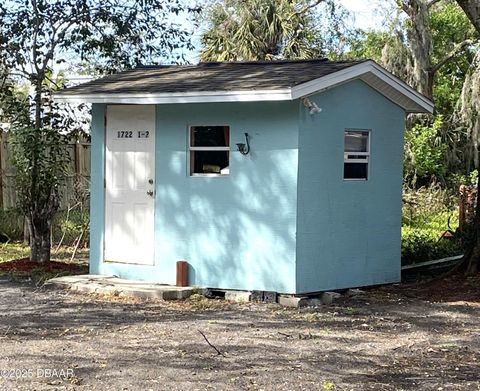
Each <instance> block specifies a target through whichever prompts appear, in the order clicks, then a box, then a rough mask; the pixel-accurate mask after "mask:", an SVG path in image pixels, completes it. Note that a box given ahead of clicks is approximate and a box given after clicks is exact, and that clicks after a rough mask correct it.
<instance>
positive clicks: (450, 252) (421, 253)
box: [402, 226, 462, 265]
mask: <svg viewBox="0 0 480 391" xmlns="http://www.w3.org/2000/svg"><path fill="white" fill-rule="evenodd" d="M461 252H462V246H461V245H460V243H459V242H458V240H455V239H440V235H438V231H437V230H435V229H425V228H415V227H408V226H406V227H405V226H404V227H403V228H402V264H403V265H409V264H412V263H419V262H425V261H430V260H434V259H440V258H446V257H450V256H454V255H458V254H461Z"/></svg>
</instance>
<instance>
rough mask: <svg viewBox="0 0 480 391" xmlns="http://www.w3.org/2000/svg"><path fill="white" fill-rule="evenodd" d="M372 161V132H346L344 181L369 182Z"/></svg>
mask: <svg viewBox="0 0 480 391" xmlns="http://www.w3.org/2000/svg"><path fill="white" fill-rule="evenodd" d="M369 160H370V132H369V131H368V130H346V131H345V151H344V155H343V179H353V180H367V179H368V162H369Z"/></svg>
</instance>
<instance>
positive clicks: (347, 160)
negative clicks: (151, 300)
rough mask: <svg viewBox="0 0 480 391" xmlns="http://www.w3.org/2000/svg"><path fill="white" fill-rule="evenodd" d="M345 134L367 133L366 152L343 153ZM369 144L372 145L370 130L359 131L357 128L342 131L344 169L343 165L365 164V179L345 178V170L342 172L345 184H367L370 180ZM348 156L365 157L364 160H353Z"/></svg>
mask: <svg viewBox="0 0 480 391" xmlns="http://www.w3.org/2000/svg"><path fill="white" fill-rule="evenodd" d="M346 132H358V133H362V132H367V133H368V139H367V152H346V151H345V133H346ZM371 143H372V129H359V128H346V129H344V131H343V165H344V167H345V163H363V164H365V163H366V164H367V177H366V178H345V168H344V171H343V180H344V181H346V182H367V181H368V180H369V179H370V156H371V149H370V147H371ZM348 155H355V156H365V159H355V158H351V159H349V158H348Z"/></svg>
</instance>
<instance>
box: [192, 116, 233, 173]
mask: <svg viewBox="0 0 480 391" xmlns="http://www.w3.org/2000/svg"><path fill="white" fill-rule="evenodd" d="M209 126H211V127H214V126H218V127H223V128H228V141H229V142H228V146H226V147H193V146H192V128H196V127H209ZM187 133H188V136H187V176H189V177H191V178H195V177H214V178H217V177H222V178H223V177H228V176H230V163H231V160H230V154H231V151H230V144H231V143H230V141H231V126H230V125H228V124H195V125H187ZM195 151H211V152H228V167H229V171H228V174H216V173H195V172H193V168H194V167H193V161H192V158H191V156H192V152H195Z"/></svg>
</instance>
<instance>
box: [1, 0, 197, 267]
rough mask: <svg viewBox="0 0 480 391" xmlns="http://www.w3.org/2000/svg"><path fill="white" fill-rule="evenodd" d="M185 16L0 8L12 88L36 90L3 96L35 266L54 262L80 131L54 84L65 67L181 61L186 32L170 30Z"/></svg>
mask: <svg viewBox="0 0 480 391" xmlns="http://www.w3.org/2000/svg"><path fill="white" fill-rule="evenodd" d="M184 11H195V10H191V9H187V10H185V9H184V8H183V7H182V6H181V5H180V1H177V0H174V1H154V0H127V1H124V2H117V1H115V0H104V1H102V2H98V1H95V0H73V1H70V0H27V1H23V0H11V1H8V2H4V3H3V4H1V5H0V64H2V65H3V67H4V68H5V69H7V70H8V72H9V83H10V86H12V85H14V84H18V83H23V84H27V83H28V85H29V86H30V87H31V94H30V96H29V97H28V99H26V100H24V101H19V100H18V99H17V100H15V99H12V96H13V95H12V93H11V92H12V88H7V89H2V91H0V102H1V104H2V106H1V107H2V110H3V113H4V115H5V116H7V117H8V118H9V121H10V122H11V131H12V138H13V145H14V148H13V155H14V158H13V162H14V165H15V168H16V171H17V190H18V193H19V196H20V207H21V209H22V210H23V211H24V213H25V215H26V219H27V222H28V227H29V231H30V236H31V240H30V244H31V259H32V260H35V261H38V262H45V261H48V260H49V259H50V245H51V243H50V228H51V223H52V218H53V216H54V214H55V213H56V211H57V209H58V185H59V181H60V180H61V176H62V174H63V172H64V170H65V162H66V157H65V155H64V153H63V152H62V151H63V150H64V149H63V148H62V145H63V143H64V140H65V134H67V133H71V132H74V131H75V130H77V129H78V123H77V121H75V115H72V112H71V111H69V110H71V109H68V107H66V106H65V107H63V108H60V106H59V105H56V104H54V103H53V102H52V99H51V93H52V91H53V90H55V89H56V88H59V87H61V86H59V85H56V81H55V80H54V78H53V77H52V74H53V70H52V68H53V66H54V64H55V63H61V62H65V61H68V62H75V61H77V62H90V63H94V64H96V68H98V69H103V70H106V71H115V70H118V69H121V68H125V67H133V66H136V65H140V64H143V63H145V62H147V63H152V62H156V61H159V60H160V59H162V58H170V59H172V56H173V60H177V61H181V60H182V58H181V56H180V55H177V56H175V55H174V54H173V53H175V50H176V49H178V48H181V47H186V48H191V44H190V42H189V35H188V31H186V30H185V29H183V28H181V27H180V26H178V25H175V24H172V23H170V22H169V18H170V17H171V16H172V15H175V14H178V13H180V12H184Z"/></svg>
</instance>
